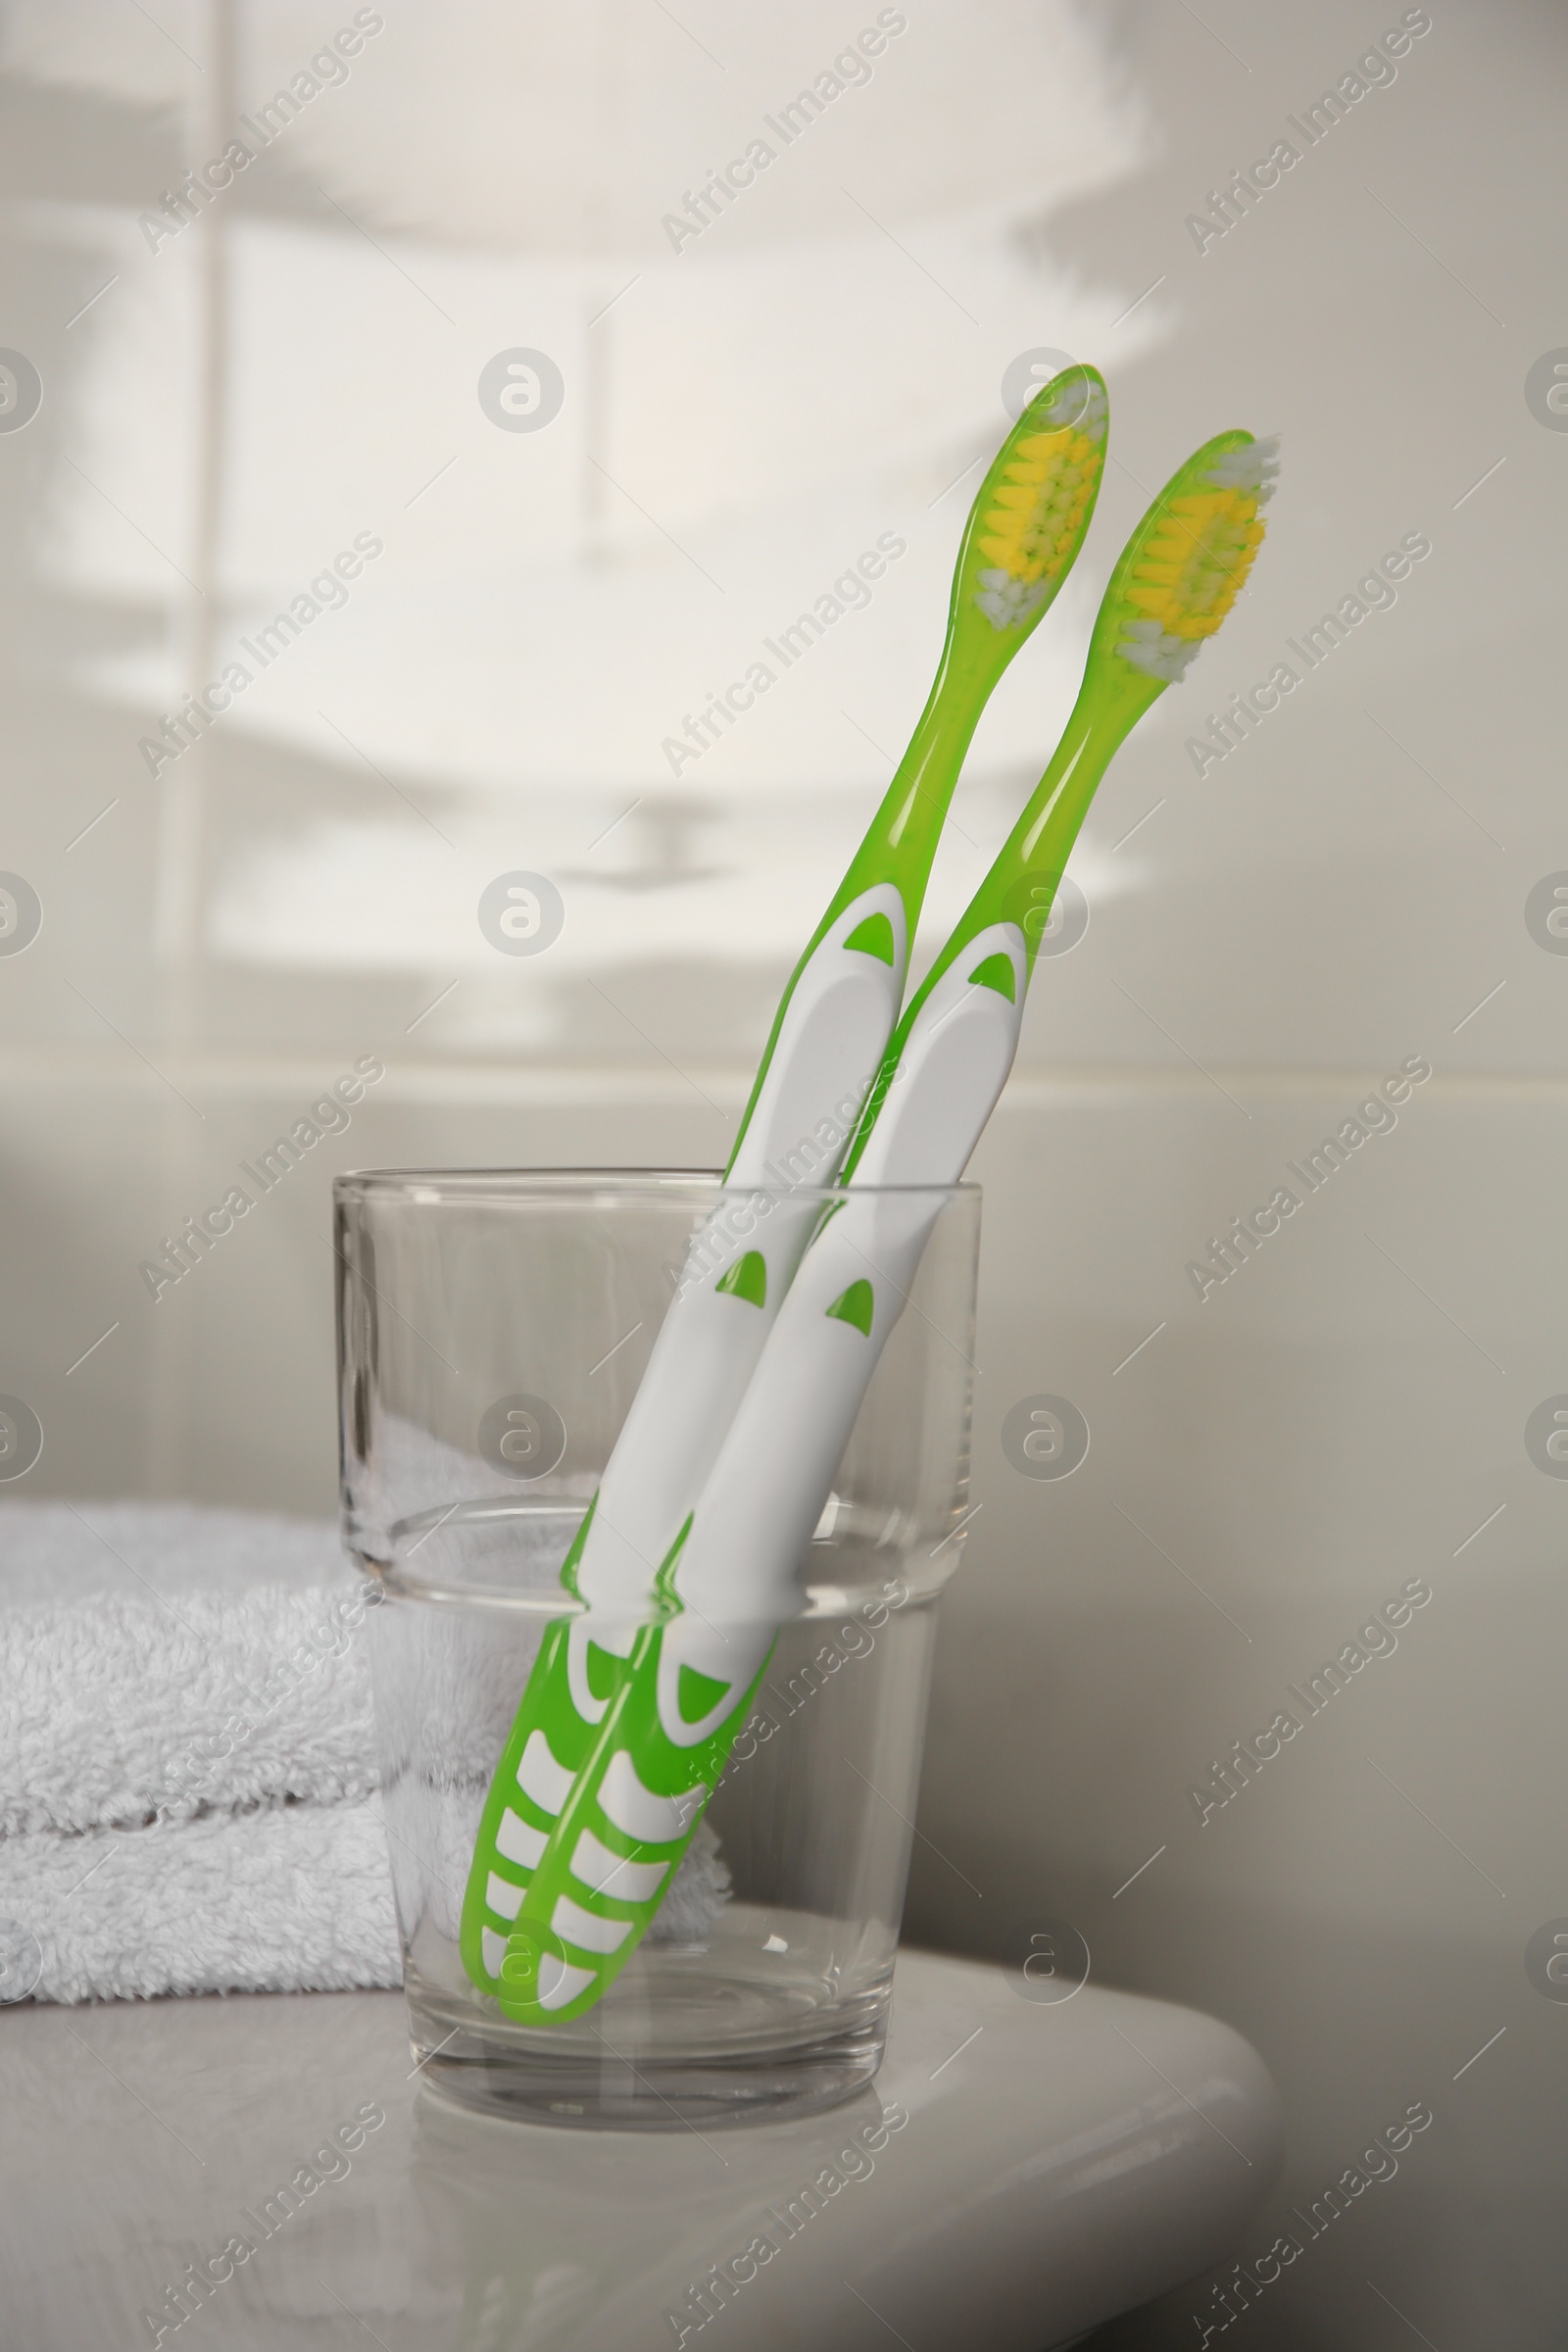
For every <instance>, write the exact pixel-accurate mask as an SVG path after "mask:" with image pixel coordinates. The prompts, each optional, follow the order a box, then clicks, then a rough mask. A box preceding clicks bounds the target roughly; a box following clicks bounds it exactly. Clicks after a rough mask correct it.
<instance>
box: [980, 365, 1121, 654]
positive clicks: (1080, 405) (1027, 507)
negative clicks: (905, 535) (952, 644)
mask: <svg viewBox="0 0 1568 2352" xmlns="http://www.w3.org/2000/svg"><path fill="white" fill-rule="evenodd" d="M1108 428H1109V403H1108V401H1107V398H1106V393H1105V384H1104V378H1103V376H1102V375H1101V373H1100V370H1099V369H1098V368H1089V367H1085V366H1082V365H1076V364H1075V365H1074V366H1073V367H1071V368H1064V369H1063V370H1062V372H1061V374H1060V375H1056V376H1053V377H1052V379H1051V381H1050V383H1049V384H1046V385H1045V386H1044V387H1043V388H1042V389H1041V390H1040V391H1039V392H1037V393H1036V394H1035V397H1034V399H1033V400H1032V401H1031V402H1030V403H1029V406H1028V407H1027V408H1026V409H1025V410H1024V412H1023V415H1022V416H1021V417H1019V419H1018V421H1017V423H1016V424H1015V425H1014V426H1013V428H1012V431H1011V432H1010V433H1009V434H1008V435H1007V438H1006V439H1005V441H1004V443H1003V444H1002V447H1001V449H1000V450H999V451H998V452H997V455H996V458H995V460H994V462H993V464H992V466H991V469H990V471H989V472H988V473H987V475H986V477H985V480H984V481H983V482H982V483H981V485H980V489H979V493H978V495H977V497H976V499H975V502H974V505H973V507H972V508H971V509H970V511H969V521H968V527H967V528H966V530H965V532H964V535H963V545H962V547H961V549H960V550H959V553H958V566H957V571H956V576H955V578H954V583H953V613H954V618H955V620H957V619H958V618H959V617H960V616H962V615H965V614H967V613H982V614H984V616H985V619H986V621H987V622H988V623H989V631H988V632H987V634H990V633H991V632H994V633H995V650H996V651H997V652H998V653H1000V654H1001V655H1002V657H1003V659H1004V660H1008V659H1010V658H1011V656H1012V655H1013V654H1014V653H1015V652H1016V650H1017V648H1018V647H1019V646H1020V645H1021V644H1022V642H1023V640H1024V638H1025V637H1026V636H1027V635H1028V634H1029V631H1030V630H1031V629H1032V628H1033V627H1034V626H1035V623H1036V622H1037V621H1038V620H1039V619H1040V618H1041V615H1042V614H1043V613H1045V612H1046V611H1047V609H1048V607H1049V606H1050V604H1051V602H1052V600H1053V598H1054V596H1055V593H1056V591H1057V589H1058V588H1059V587H1060V586H1061V583H1062V581H1063V580H1064V579H1065V578H1066V576H1067V574H1068V572H1069V571H1070V570H1071V569H1072V566H1073V564H1074V562H1075V560H1076V558H1077V555H1078V550H1079V549H1080V548H1081V547H1082V545H1083V543H1084V534H1085V532H1086V531H1087V530H1088V527H1089V518H1090V516H1091V515H1093V513H1094V511H1095V499H1096V496H1097V494H1098V492H1099V489H1100V477H1101V474H1102V472H1103V469H1104V464H1105V439H1106V434H1107V431H1108Z"/></svg>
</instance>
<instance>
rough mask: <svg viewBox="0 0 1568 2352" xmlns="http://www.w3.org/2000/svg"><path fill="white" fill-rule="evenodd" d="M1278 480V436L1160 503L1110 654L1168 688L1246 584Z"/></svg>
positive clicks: (1238, 453) (1231, 453)
mask: <svg viewBox="0 0 1568 2352" xmlns="http://www.w3.org/2000/svg"><path fill="white" fill-rule="evenodd" d="M1278 473H1279V436H1278V435H1277V434H1274V435H1271V436H1270V437H1269V439H1267V440H1266V441H1248V442H1244V443H1243V444H1242V445H1241V447H1240V448H1237V449H1230V450H1226V451H1224V452H1223V453H1222V454H1221V455H1220V456H1219V457H1218V458H1215V459H1213V460H1211V461H1210V463H1209V464H1208V466H1205V467H1204V468H1203V470H1202V471H1201V473H1197V474H1194V475H1192V476H1191V477H1189V480H1188V483H1187V486H1186V487H1185V488H1184V489H1181V490H1178V491H1177V492H1176V494H1175V495H1174V496H1172V497H1171V498H1170V499H1168V500H1167V501H1166V503H1165V506H1164V507H1163V509H1162V510H1161V512H1160V514H1159V515H1158V516H1157V518H1156V520H1155V522H1154V523H1153V525H1152V529H1151V530H1150V532H1149V535H1148V537H1147V538H1146V539H1145V541H1144V543H1143V545H1142V547H1141V548H1140V549H1139V551H1138V554H1137V556H1136V557H1135V558H1134V560H1133V563H1132V564H1131V566H1130V569H1129V571H1128V575H1127V582H1126V586H1125V588H1124V590H1123V603H1124V605H1125V606H1126V607H1127V608H1128V617H1127V618H1126V619H1125V620H1124V621H1123V624H1122V628H1121V631H1120V634H1119V636H1118V639H1117V643H1116V651H1117V653H1118V654H1119V655H1120V656H1121V659H1122V660H1123V661H1124V662H1127V663H1128V664H1129V665H1130V666H1131V667H1132V668H1134V669H1140V670H1142V671H1144V673H1145V674H1146V675H1147V676H1149V677H1152V678H1158V679H1159V680H1160V681H1161V682H1162V683H1164V684H1167V685H1171V684H1174V683H1175V682H1176V681H1177V680H1178V679H1180V678H1181V677H1182V676H1184V675H1185V673H1186V671H1187V669H1188V667H1189V666H1190V664H1191V663H1192V662H1194V661H1195V660H1196V659H1197V657H1198V653H1199V649H1200V648H1201V645H1202V643H1203V640H1204V639H1205V638H1206V637H1212V636H1213V634H1214V632H1215V630H1216V629H1217V628H1218V627H1219V625H1220V623H1221V621H1222V620H1223V619H1224V618H1225V615H1226V613H1228V612H1229V611H1230V609H1231V607H1232V605H1233V604H1234V603H1235V602H1236V599H1237V597H1238V596H1239V595H1240V594H1241V592H1242V590H1243V588H1244V587H1245V586H1246V585H1247V575H1248V573H1249V572H1250V570H1251V568H1252V560H1253V558H1254V557H1255V555H1256V554H1257V551H1258V548H1259V547H1260V546H1261V544H1262V540H1263V530H1264V525H1263V522H1262V519H1261V516H1260V515H1259V509H1260V508H1262V507H1263V506H1265V505H1266V504H1267V502H1268V500H1269V499H1270V498H1271V497H1272V495H1273V491H1274V483H1275V479H1276V477H1277V475H1278Z"/></svg>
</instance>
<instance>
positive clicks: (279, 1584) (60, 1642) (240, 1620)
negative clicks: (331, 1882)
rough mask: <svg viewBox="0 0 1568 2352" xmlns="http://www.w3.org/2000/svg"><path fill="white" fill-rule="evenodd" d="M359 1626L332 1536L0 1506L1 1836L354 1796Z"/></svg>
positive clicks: (268, 1523) (360, 1724) (273, 1526)
mask: <svg viewBox="0 0 1568 2352" xmlns="http://www.w3.org/2000/svg"><path fill="white" fill-rule="evenodd" d="M365 1616H366V1588H365V1586H364V1583H363V1580H361V1579H360V1578H359V1577H357V1576H356V1575H355V1574H354V1572H353V1571H352V1569H351V1568H350V1567H349V1565H348V1562H347V1560H346V1559H345V1558H344V1555H343V1551H342V1547H341V1544H340V1542H339V1539H338V1534H337V1530H336V1529H335V1528H334V1527H331V1526H329V1525H325V1524H317V1523H315V1522H312V1521H308V1520H297V1519H281V1518H272V1517H266V1516H263V1515H261V1514H259V1513H253V1512H247V1511H220V1510H203V1509H199V1508H197V1507H196V1506H194V1505H192V1504H189V1503H83V1504H82V1505H81V1506H80V1507H79V1509H78V1508H75V1507H73V1505H72V1504H70V1503H65V1502H39V1503H27V1502H8V1503H6V1504H4V1505H3V1506H0V1835H7V1836H10V1835H16V1834H19V1833H29V1832H38V1831H48V1830H56V1831H80V1830H90V1829H98V1828H115V1827H123V1828H130V1827H131V1826H133V1825H138V1824H144V1823H147V1822H150V1821H152V1820H155V1819H158V1818H160V1817H163V1818H167V1819H170V1820H182V1819H187V1818H189V1817H190V1816H192V1815H193V1814H195V1813H196V1812H198V1811H199V1810H201V1809H202V1808H203V1807H208V1808H234V1807H239V1806H248V1805H255V1804H259V1803H267V1802H275V1801H279V1800H282V1799H294V1800H299V1801H303V1802H307V1803H314V1804H345V1803H347V1804H353V1803H363V1802H364V1800H365V1799H366V1798H367V1797H368V1795H369V1794H370V1792H371V1790H372V1789H374V1788H375V1786H376V1780H377V1775H376V1769H375V1744H374V1735H373V1731H372V1726H371V1717H370V1686H369V1678H368V1673H367V1670H366V1661H365V1655H364V1651H365V1643H364V1641H363V1638H362V1628H363V1626H364V1622H365Z"/></svg>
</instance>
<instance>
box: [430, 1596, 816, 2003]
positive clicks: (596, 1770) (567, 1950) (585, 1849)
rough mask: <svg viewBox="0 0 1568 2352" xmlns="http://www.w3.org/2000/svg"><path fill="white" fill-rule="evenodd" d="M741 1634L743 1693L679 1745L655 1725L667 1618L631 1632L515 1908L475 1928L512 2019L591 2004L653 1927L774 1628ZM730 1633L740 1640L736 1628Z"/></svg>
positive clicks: (483, 1965)
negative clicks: (611, 1692)
mask: <svg viewBox="0 0 1568 2352" xmlns="http://www.w3.org/2000/svg"><path fill="white" fill-rule="evenodd" d="M679 1622H680V1620H678V1619H677V1620H675V1621H674V1623H675V1624H679ZM746 1630H747V1631H749V1632H750V1635H751V1640H750V1642H748V1644H747V1647H748V1653H749V1657H750V1658H751V1659H752V1660H753V1661H754V1664H753V1666H752V1670H751V1672H750V1679H749V1681H748V1683H747V1685H746V1688H745V1692H744V1695H743V1696H742V1698H741V1699H740V1701H739V1703H738V1704H737V1706H736V1707H735V1708H734V1710H733V1711H732V1712H731V1713H730V1714H729V1715H728V1716H727V1717H726V1719H725V1721H724V1722H723V1723H722V1724H721V1725H720V1726H719V1727H718V1729H717V1730H716V1731H715V1732H713V1733H712V1734H711V1735H710V1737H709V1738H708V1739H706V1740H702V1741H700V1742H698V1743H697V1744H695V1745H689V1746H681V1745H677V1744H676V1743H675V1742H674V1741H673V1740H670V1739H669V1738H668V1737H667V1736H666V1734H665V1732H664V1730H663V1727H662V1723H661V1721H660V1710H659V1698H658V1693H659V1689H660V1685H661V1682H662V1675H661V1672H660V1652H661V1649H662V1644H663V1642H664V1641H665V1639H666V1637H667V1636H668V1635H669V1634H670V1633H671V1632H672V1631H673V1626H665V1625H655V1626H645V1627H644V1628H643V1629H642V1631H641V1633H640V1634H639V1636H638V1638H637V1640H636V1642H634V1644H633V1646H632V1651H631V1657H630V1661H629V1666H628V1671H627V1674H626V1677H625V1679H624V1681H623V1682H622V1684H621V1687H620V1690H619V1691H618V1692H617V1694H616V1696H615V1698H614V1700H613V1703H612V1706H611V1709H610V1712H609V1714H608V1715H607V1717H606V1719H605V1722H604V1724H603V1725H602V1726H601V1728H600V1731H599V1736H598V1740H597V1741H596V1744H595V1748H594V1752H593V1755H592V1756H591V1758H590V1759H589V1761H588V1763H587V1765H586V1766H585V1767H584V1768H583V1769H581V1770H580V1771H579V1772H578V1773H577V1775H576V1778H575V1781H574V1784H573V1786H572V1787H571V1788H570V1789H569V1790H568V1791H567V1792H566V1793H565V1795H564V1799H563V1801H562V1803H561V1807H560V1812H559V1815H558V1817H557V1819H556V1820H555V1822H554V1824H553V1830H552V1834H551V1836H550V1838H549V1840H548V1846H547V1849H546V1850H545V1851H544V1853H543V1854H542V1856H541V1858H540V1860H539V1862H538V1863H537V1865H536V1867H535V1869H534V1871H533V1874H532V1878H531V1880H530V1883H529V1886H528V1888H527V1892H526V1895H525V1897H524V1898H523V1901H522V1903H521V1906H520V1908H519V1911H518V1913H517V1914H516V1916H515V1918H514V1920H513V1923H512V1924H511V1926H510V1927H492V1926H488V1925H486V1926H484V1927H482V1928H481V1929H480V1930H479V1937H480V1949H479V1950H478V1951H477V1952H476V1954H475V1955H474V1957H475V1960H476V1961H477V1963H478V1970H479V1972H480V1975H481V1977H482V1981H483V1982H484V1983H485V1985H487V1986H488V1987H489V1989H490V1990H492V1991H493V1992H494V1994H495V1997H496V1999H497V2000H498V2001H499V2002H500V2004H501V2007H502V2008H503V2009H504V2010H505V2011H506V2013H507V2015H508V2016H509V2017H511V2018H514V2019H515V2020H516V2022H517V2023H518V2024H520V2025H534V2026H552V2025H565V2024H569V2023H570V2021H571V2020H572V2019H573V2018H576V2017H580V2016H582V2015H583V2014H584V2013H585V2012H586V2011H587V2010H589V2009H592V2008H593V2007H594V2006H595V2004H596V2003H597V2002H598V2001H599V2000H600V1999H601V1998H602V1997H603V1995H604V1994H605V1992H606V1991H607V1990H608V1989H609V1987H610V1985H612V1984H613V1982H614V1980H615V1978H616V1977H617V1976H618V1975H619V1974H620V1971H621V1970H622V1969H623V1968H624V1967H625V1965H626V1962H627V1961H628V1960H629V1959H630V1958H631V1956H632V1954H633V1952H634V1951H635V1950H636V1949H637V1946H638V1944H639V1943H640V1942H641V1941H642V1938H643V1936H644V1935H645V1934H646V1933H647V1931H648V1929H649V1928H650V1927H651V1926H652V1925H653V1922H654V1919H655V1916H656V1914H657V1913H658V1910H659V1907H660V1905H661V1903H662V1901H663V1899H664V1896H665V1894H666V1893H667V1892H668V1890H669V1883H670V1881H671V1879H672V1878H673V1877H674V1874H675V1872H676V1870H677V1869H678V1868H679V1867H680V1862H681V1857H682V1856H683V1855H684V1853H685V1851H686V1848H687V1846H688V1845H689V1844H690V1842H691V1838H692V1834H693V1832H694V1831H695V1829H696V1827H697V1824H698V1822H699V1821H700V1820H701V1819H702V1816H703V1813H704V1811H705V1809H706V1807H707V1804H708V1801H709V1798H710V1796H711V1794H712V1791H713V1789H714V1788H715V1787H716V1786H717V1784H718V1780H719V1777H720V1775H721V1774H722V1772H723V1769H724V1766H725V1764H726V1762H727V1761H728V1758H729V1752H730V1749H731V1748H732V1747H733V1745H734V1743H735V1740H736V1738H737V1736H738V1734H739V1732H740V1728H741V1726H742V1724H743V1723H744V1722H745V1720H746V1710H747V1705H748V1703H749V1701H750V1699H751V1697H752V1695H753V1693H754V1692H755V1691H756V1689H757V1686H758V1684H759V1683H760V1681H761V1678H762V1676H763V1674H764V1673H765V1672H766V1669H767V1660H768V1657H769V1655H770V1654H771V1651H772V1646H773V1642H774V1639H775V1632H776V1629H775V1628H774V1627H773V1626H771V1625H767V1626H762V1627H759V1628H753V1629H746ZM731 1632H732V1634H733V1635H734V1636H735V1638H736V1639H737V1641H740V1640H743V1639H744V1635H743V1630H742V1629H740V1628H732V1629H731ZM509 1752H510V1751H509ZM464 1958H465V1965H466V1966H467V1967H468V1969H469V1973H470V1975H472V1974H474V1973H475V1971H474V1967H473V1964H472V1963H471V1962H469V1960H468V1957H467V1954H466V1952H465V1955H464Z"/></svg>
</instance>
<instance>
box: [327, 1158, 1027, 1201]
mask: <svg viewBox="0 0 1568 2352" xmlns="http://www.w3.org/2000/svg"><path fill="white" fill-rule="evenodd" d="M845 1189H846V1188H845V1187H844V1186H843V1185H838V1184H791V1183H788V1182H785V1181H780V1182H779V1183H777V1184H750V1183H745V1182H737V1183H732V1184H726V1183H725V1181H724V1174H723V1170H722V1169H720V1168H652V1167H649V1168H628V1167H619V1168H595V1167H559V1168H506V1167H500V1168H350V1169H347V1170H346V1171H345V1172H344V1173H343V1174H342V1175H339V1176H334V1177H333V1179H332V1198H333V1200H334V1201H359V1200H378V1201H387V1200H398V1199H404V1200H407V1199H410V1198H411V1197H412V1196H414V1195H416V1194H424V1195H429V1194H431V1193H434V1194H435V1195H436V1196H437V1198H438V1199H440V1200H450V1201H453V1202H454V1203H457V1202H460V1201H482V1200H486V1199H510V1200H516V1199H523V1200H528V1199H532V1200H539V1201H567V1202H571V1201H577V1202H581V1203H582V1204H584V1205H587V1204H589V1203H590V1202H593V1201H597V1200H599V1199H602V1197H603V1196H604V1195H605V1194H606V1193H609V1194H612V1195H619V1196H621V1197H623V1198H624V1199H626V1200H627V1201H639V1200H640V1201H654V1200H664V1201H680V1200H686V1199H694V1198H695V1199H700V1200H711V1199H714V1198H717V1199H725V1198H733V1199H737V1200H750V1199H752V1198H754V1197H757V1196H760V1197H761V1198H763V1199H765V1200H770V1201H820V1202H823V1203H826V1202H828V1201H842V1200H843V1199H844V1196H845ZM852 1189H853V1190H854V1191H856V1192H857V1193H860V1194H863V1195H864V1197H865V1198H866V1199H868V1200H882V1199H932V1198H936V1199H940V1200H943V1201H950V1200H951V1201H957V1200H964V1199H970V1200H978V1199H979V1197H980V1189H981V1188H980V1186H979V1185H978V1184H975V1183H972V1182H970V1181H968V1180H967V1179H964V1180H961V1181H960V1182H958V1183H957V1184H865V1185H860V1184H857V1185H855V1186H854V1187H853V1188H852ZM427 1204H428V1203H427V1202H420V1203H419V1205H427Z"/></svg>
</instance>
